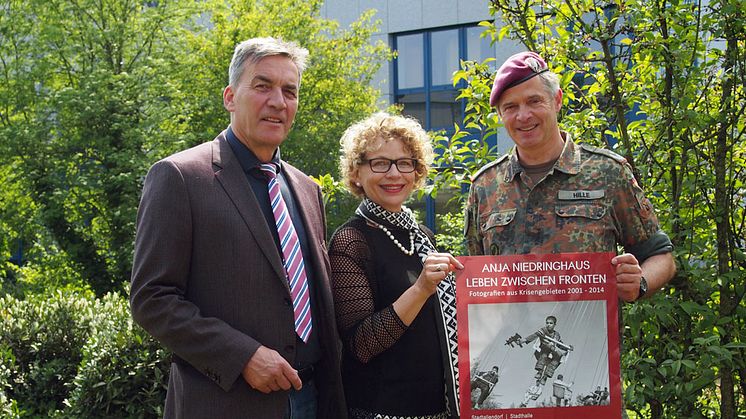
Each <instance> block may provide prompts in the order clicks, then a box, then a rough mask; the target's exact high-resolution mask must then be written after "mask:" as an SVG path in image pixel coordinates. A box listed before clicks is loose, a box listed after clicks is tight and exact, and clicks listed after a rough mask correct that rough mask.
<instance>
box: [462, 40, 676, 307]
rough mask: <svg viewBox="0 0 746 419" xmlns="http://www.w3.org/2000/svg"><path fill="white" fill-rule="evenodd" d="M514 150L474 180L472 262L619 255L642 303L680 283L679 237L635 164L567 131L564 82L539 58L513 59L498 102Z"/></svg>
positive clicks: (630, 293)
mask: <svg viewBox="0 0 746 419" xmlns="http://www.w3.org/2000/svg"><path fill="white" fill-rule="evenodd" d="M490 104H491V105H492V106H496V107H497V111H498V115H499V116H500V118H501V120H502V121H503V123H504V125H505V128H506V130H507V131H508V134H509V135H510V137H511V138H512V140H513V142H514V143H515V145H516V146H515V147H514V148H513V150H512V151H511V152H510V153H508V154H507V155H505V156H503V157H501V158H500V159H498V160H496V161H494V162H492V163H490V164H488V165H486V166H485V167H483V168H482V169H481V170H479V171H478V172H477V173H476V174H475V175H474V176H473V178H472V185H471V188H470V191H469V197H468V202H467V207H466V215H465V216H466V219H465V230H466V231H465V235H466V241H467V245H468V250H469V254H471V255H516V254H528V253H566V252H609V251H616V250H617V245H621V246H623V247H624V250H625V253H624V254H621V255H618V256H616V257H614V258H613V259H612V260H611V263H612V265H613V266H614V269H615V273H616V281H617V291H618V295H619V297H620V298H621V299H622V300H624V301H627V302H631V301H635V300H637V299H639V298H641V297H643V296H645V295H649V294H651V293H653V292H654V291H656V290H658V289H660V288H661V287H662V286H663V285H665V284H666V283H667V282H668V281H669V280H670V279H671V277H672V276H673V274H674V272H675V265H674V261H673V257H672V255H671V251H672V250H673V246H672V244H671V241H670V239H669V238H668V236H667V235H666V233H664V232H663V231H662V230H661V229H660V226H659V224H658V220H657V218H656V216H655V214H654V212H653V207H652V205H651V203H650V201H649V200H648V199H647V198H646V197H645V195H644V193H643V191H642V189H641V188H640V186H639V185H638V184H637V182H636V181H635V178H634V176H633V174H632V170H631V167H630V165H629V164H628V163H627V161H626V160H625V159H624V158H623V157H621V156H619V155H617V154H615V153H613V152H611V151H608V150H605V149H600V148H596V147H592V146H589V145H585V144H576V143H575V142H574V141H573V139H572V138H570V135H569V134H567V133H566V132H561V131H560V129H559V126H558V124H557V115H558V113H559V110H560V107H561V104H562V90H561V89H560V88H559V78H558V77H557V75H556V74H554V73H552V72H551V71H549V70H548V68H547V65H546V63H545V62H544V60H543V59H542V58H541V57H540V56H539V55H537V54H535V53H533V52H523V53H519V54H516V55H514V56H512V57H511V58H509V59H508V60H507V61H506V62H505V63H504V64H503V65H502V66H501V67H500V69H499V70H498V72H497V74H496V76H495V83H494V86H493V89H492V94H491V96H490Z"/></svg>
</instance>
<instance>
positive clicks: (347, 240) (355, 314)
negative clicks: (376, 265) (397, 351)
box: [329, 227, 407, 363]
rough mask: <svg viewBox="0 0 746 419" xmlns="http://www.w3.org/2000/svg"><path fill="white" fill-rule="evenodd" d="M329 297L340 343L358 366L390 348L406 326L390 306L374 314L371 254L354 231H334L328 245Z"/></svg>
mask: <svg viewBox="0 0 746 419" xmlns="http://www.w3.org/2000/svg"><path fill="white" fill-rule="evenodd" d="M329 261H330V262H331V268H332V278H331V279H332V293H333V295H334V309H335V311H336V316H337V325H338V327H339V331H340V334H341V335H342V341H343V343H344V345H345V347H346V348H347V350H348V351H350V353H352V354H353V355H354V356H355V357H356V358H357V359H358V360H359V361H360V362H362V363H367V362H368V361H370V360H371V359H372V358H373V357H375V356H376V355H378V354H380V353H381V352H383V351H385V350H386V349H388V348H390V347H391V346H392V345H393V344H394V343H396V341H397V340H399V338H400V337H401V336H402V335H403V334H404V331H406V329H407V326H406V325H405V324H404V323H403V322H402V321H401V319H400V318H399V316H398V315H397V314H396V312H395V311H394V308H393V306H391V305H389V306H387V307H385V308H383V309H382V310H380V311H377V312H376V311H375V292H374V287H373V282H374V281H375V278H373V275H372V272H373V268H372V261H371V252H370V248H369V247H368V243H367V242H366V240H365V237H364V236H363V234H362V233H361V232H360V231H359V230H358V229H356V228H353V227H343V228H340V229H339V230H337V232H336V233H334V237H332V240H331V243H330V244H329Z"/></svg>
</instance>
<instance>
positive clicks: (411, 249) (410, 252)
mask: <svg viewBox="0 0 746 419" xmlns="http://www.w3.org/2000/svg"><path fill="white" fill-rule="evenodd" d="M361 215H362V214H361ZM363 218H365V219H366V220H367V221H368V222H369V223H371V224H373V225H374V226H376V227H378V228H379V229H381V230H382V231H383V232H384V233H386V235H387V236H389V238H390V239H391V241H392V242H394V244H395V245H396V247H398V248H399V249H400V250H401V251H402V253H404V254H405V255H407V256H412V255H413V254H414V231H412V230H409V250H407V249H406V248H405V247H404V245H402V244H401V243H399V240H396V237H394V233H392V232H391V231H389V229H388V228H386V227H384V226H383V225H381V224H379V223H377V222H375V221H373V220H371V219H370V218H368V217H366V216H364V215H363Z"/></svg>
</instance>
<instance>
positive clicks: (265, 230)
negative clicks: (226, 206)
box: [212, 132, 290, 293]
mask: <svg viewBox="0 0 746 419" xmlns="http://www.w3.org/2000/svg"><path fill="white" fill-rule="evenodd" d="M212 163H213V165H214V166H215V178H216V179H217V180H218V182H220V184H221V185H222V186H223V189H225V192H226V193H227V194H228V196H229V197H230V199H231V201H233V204H234V205H235V206H236V210H237V211H238V213H239V214H240V215H241V218H243V220H244V223H245V224H246V227H248V229H249V231H250V232H251V234H252V235H253V236H254V238H255V239H256V242H257V243H258V244H259V249H260V250H261V251H262V253H264V256H265V257H266V258H267V260H269V263H270V264H271V265H272V268H273V269H274V270H275V272H276V273H277V276H278V278H280V279H282V283H283V284H284V285H285V288H286V289H287V290H288V293H290V288H289V286H288V284H287V280H286V279H285V268H284V267H283V265H282V259H281V258H280V253H279V252H278V251H277V246H275V240H274V239H273V238H272V233H271V232H270V230H269V226H268V225H267V223H266V222H265V221H264V217H263V216H262V210H261V208H259V203H258V202H257V200H256V197H255V196H254V193H253V192H252V191H251V186H249V182H248V181H247V180H246V174H245V173H244V172H243V169H242V168H241V164H239V162H238V159H236V157H235V155H234V154H233V150H231V146H230V144H228V140H226V138H225V132H223V133H221V134H220V135H219V136H218V137H217V138H216V139H215V140H214V141H213V143H212Z"/></svg>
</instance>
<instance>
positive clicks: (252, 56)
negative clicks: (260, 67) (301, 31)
mask: <svg viewBox="0 0 746 419" xmlns="http://www.w3.org/2000/svg"><path fill="white" fill-rule="evenodd" d="M274 55H282V56H284V57H288V58H290V60H292V61H293V64H295V67H296V68H297V69H298V79H300V77H301V75H302V74H303V70H305V69H306V59H307V58H308V50H307V49H305V48H303V47H301V46H300V45H298V44H296V43H295V42H292V41H284V40H282V39H280V38H251V39H247V40H245V41H243V42H241V43H240V44H238V45H236V49H235V51H234V52H233V58H232V59H231V65H230V67H229V68H228V84H230V85H231V86H232V87H236V84H237V83H238V81H239V80H240V79H241V76H242V75H243V71H244V69H245V68H246V66H245V64H246V63H249V64H256V63H258V62H259V61H260V60H261V59H262V58H265V57H271V56H274Z"/></svg>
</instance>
